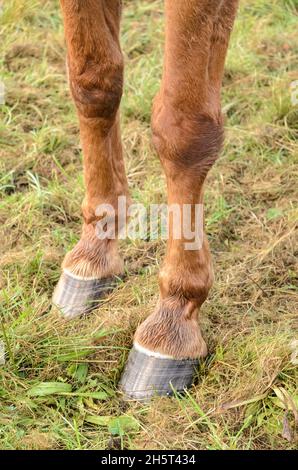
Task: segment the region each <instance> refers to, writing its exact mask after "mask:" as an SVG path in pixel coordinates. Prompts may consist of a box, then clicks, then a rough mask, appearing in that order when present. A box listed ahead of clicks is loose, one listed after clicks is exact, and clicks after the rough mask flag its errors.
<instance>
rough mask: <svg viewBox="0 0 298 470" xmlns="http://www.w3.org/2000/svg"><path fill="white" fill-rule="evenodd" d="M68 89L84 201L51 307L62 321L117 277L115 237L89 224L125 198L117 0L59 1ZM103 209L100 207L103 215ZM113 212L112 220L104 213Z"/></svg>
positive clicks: (94, 223)
mask: <svg viewBox="0 0 298 470" xmlns="http://www.w3.org/2000/svg"><path fill="white" fill-rule="evenodd" d="M61 7H62V13H63V19H64V28H65V38H66V45H67V56H68V57H67V62H68V72H69V84H70V89H71V93H72V96H73V99H74V103H75V105H76V108H77V112H78V117H79V124H80V135H81V142H82V148H83V158H84V180H85V186H86V195H85V199H84V201H83V205H82V212H83V219H84V221H83V228H82V234H81V238H80V240H79V242H78V243H77V244H76V245H75V247H74V248H73V249H72V250H71V251H70V252H69V253H67V255H66V256H65V259H64V261H63V263H62V275H61V278H60V281H59V283H58V285H57V287H56V289H55V292H54V296H53V303H54V304H55V305H56V306H58V307H59V309H60V310H61V312H62V314H63V315H64V316H65V317H67V318H73V317H75V316H78V315H80V314H82V313H86V312H89V311H90V310H92V309H93V308H94V307H95V306H96V302H97V301H98V299H99V298H100V297H101V296H102V295H103V294H104V292H105V291H106V289H108V288H109V287H111V285H112V284H113V279H114V278H115V276H119V275H120V274H121V273H122V271H123V262H122V259H121V258H120V256H119V254H118V246H117V236H116V235H117V233H116V234H115V236H114V237H110V238H109V237H106V238H104V237H101V238H100V237H98V234H97V224H98V222H99V221H100V220H101V219H102V217H103V216H106V215H107V214H106V212H104V213H101V211H100V208H101V207H104V208H105V209H106V208H111V214H110V215H111V216H115V218H116V221H115V225H116V227H117V224H118V222H119V221H118V220H117V217H118V214H117V209H118V197H119V196H127V195H128V187H127V180H126V175H125V169H124V162H123V157H122V147H121V138H120V124H119V104H120V100H121V96H122V85H123V58H122V53H121V50H120V45H119V23H120V16H121V1H120V0H96V1H95V0H84V1H82V0H71V1H69V0H61ZM107 211H108V209H107ZM112 213H113V214H112Z"/></svg>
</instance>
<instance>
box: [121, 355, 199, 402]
mask: <svg viewBox="0 0 298 470" xmlns="http://www.w3.org/2000/svg"><path fill="white" fill-rule="evenodd" d="M152 354H153V355H148V354H145V353H143V352H141V351H139V350H138V349H136V348H135V347H133V348H132V350H131V352H130V354H129V357H128V361H127V364H126V367H125V370H124V373H123V375H122V377H121V380H120V384H119V387H120V390H121V391H122V392H123V395H124V398H126V399H128V400H129V399H130V400H137V401H142V402H144V401H149V400H150V399H151V398H152V397H153V396H155V395H159V396H164V395H165V396H171V395H173V393H174V391H177V392H183V391H185V389H187V388H188V387H190V386H191V385H192V382H193V377H194V375H195V373H196V368H197V367H198V364H199V360H198V359H174V358H170V357H169V358H167V357H163V356H161V355H158V354H156V355H154V353H152Z"/></svg>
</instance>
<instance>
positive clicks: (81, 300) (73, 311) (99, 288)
mask: <svg viewBox="0 0 298 470" xmlns="http://www.w3.org/2000/svg"><path fill="white" fill-rule="evenodd" d="M114 285H115V282H113V279H112V278H106V279H79V278H76V277H75V276H74V277H73V276H71V275H69V274H67V273H66V272H63V273H62V275H61V277H60V279H59V282H58V284H57V286H56V288H55V291H54V294H53V300H52V302H53V304H54V305H55V306H56V307H57V308H58V309H59V310H60V312H61V314H62V315H63V317H65V318H67V319H73V318H75V317H78V316H79V315H83V314H86V313H89V312H91V310H93V309H94V308H96V306H97V304H98V300H99V299H100V298H102V297H104V295H105V294H106V293H107V292H109V291H110V290H111V289H112V288H113V287H114Z"/></svg>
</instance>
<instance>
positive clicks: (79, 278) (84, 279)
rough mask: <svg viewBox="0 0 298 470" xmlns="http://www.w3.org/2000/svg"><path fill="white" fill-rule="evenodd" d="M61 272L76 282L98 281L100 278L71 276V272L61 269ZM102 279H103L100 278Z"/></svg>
mask: <svg viewBox="0 0 298 470" xmlns="http://www.w3.org/2000/svg"><path fill="white" fill-rule="evenodd" d="M63 272H64V273H65V274H67V275H68V276H69V277H72V278H73V279H77V280H78V281H100V280H101V278H99V277H83V276H78V275H77V274H73V273H72V272H71V271H69V270H68V269H65V268H64V269H63ZM102 279H103V278H102Z"/></svg>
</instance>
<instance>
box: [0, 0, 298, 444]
mask: <svg viewBox="0 0 298 470" xmlns="http://www.w3.org/2000/svg"><path fill="white" fill-rule="evenodd" d="M297 11H298V2H297V0H283V1H280V0H271V1H269V0H243V1H242V3H241V9H240V12H239V15H238V19H237V22H236V25H235V29H234V32H233V35H232V40H231V47H230V50H229V55H228V60H227V65H226V72H225V78H224V89H223V109H224V113H225V115H226V143H225V148H224V152H223V154H222V156H221V158H220V160H219V161H218V162H217V163H216V165H215V166H214V168H213V169H212V171H211V173H210V175H209V177H208V184H207V191H206V199H205V203H206V211H207V217H206V219H207V231H208V236H209V240H210V243H211V249H212V252H213V259H214V265H215V271H216V281H215V285H214V287H213V289H212V292H211V295H210V297H209V299H208V301H207V302H206V303H205V305H204V306H203V309H202V312H201V323H202V328H203V331H204V336H205V338H206V340H207V342H208V345H209V350H210V354H209V356H208V358H207V359H206V360H205V361H204V362H203V363H202V364H201V368H200V372H199V380H198V383H197V384H196V385H195V386H194V387H193V388H192V389H191V390H190V391H189V393H188V394H187V395H186V396H184V397H178V396H176V397H175V398H173V399H168V398H156V399H155V400H154V401H153V402H152V403H151V404H150V405H146V406H139V405H135V404H133V405H128V404H126V405H125V404H124V403H123V402H122V401H121V399H120V398H119V396H118V395H117V381H118V379H119V376H120V374H121V370H122V368H123V365H124V363H125V360H126V358H127V354H128V350H129V348H130V346H131V341H132V337H133V333H134V331H135V328H136V326H137V325H138V324H139V322H141V321H142V320H143V319H144V318H145V317H146V315H148V314H149V313H150V312H151V311H152V308H153V307H154V305H155V303H156V300H157V296H158V293H157V292H158V289H157V273H158V270H159V265H160V263H161V261H162V257H163V253H164V250H165V245H164V242H163V241H152V242H145V241H131V240H126V241H124V242H123V243H122V252H123V255H124V257H125V260H126V280H125V282H123V284H121V285H120V286H119V288H118V289H117V290H116V291H115V292H113V293H112V294H111V295H110V297H109V299H107V300H105V301H103V302H102V305H101V306H100V308H99V309H98V311H96V312H95V313H94V314H93V315H91V316H89V317H88V318H86V319H84V320H76V321H74V322H72V323H65V322H63V321H62V320H61V319H60V318H56V317H53V315H52V314H51V293H52V290H53V286H54V285H55V283H56V282H57V280H58V277H59V273H60V263H61V261H62V258H63V255H64V253H65V252H66V251H67V250H69V249H70V247H72V246H73V244H74V243H75V242H76V240H77V239H78V237H79V234H80V225H81V218H80V204H81V200H82V198H83V193H84V189H83V183H82V174H81V150H80V146H79V138H78V126H77V118H76V114H75V111H74V106H73V104H72V102H71V100H70V98H69V94H68V87H67V83H66V74H65V48H64V40H63V29H62V24H61V17H60V12H59V8H58V2H57V1H55V0H47V1H44V2H41V1H40V0H30V1H28V0H18V1H16V0H10V1H8V2H5V7H4V11H3V13H2V16H1V17H0V28H1V38H2V39H1V45H0V48H1V54H0V57H1V59H0V67H1V80H2V81H3V82H4V84H5V88H6V97H5V98H6V101H5V104H4V105H2V106H1V107H0V112H1V121H0V145H1V147H0V156H1V159H0V192H1V202H0V221H1V225H0V231H1V232H0V233H1V257H0V264H1V277H0V288H1V294H0V300H1V306H0V308H1V328H0V332H1V333H0V334H1V337H2V340H3V342H4V344H5V350H6V363H5V364H4V365H2V366H1V368H0V380H1V381H0V400H1V401H0V442H1V448H2V449H56V448H57V449H113V448H126V449H127V448H129V449H150V448H151V449H175V448H178V449H293V448H295V447H296V446H297V434H296V431H297V428H296V430H295V426H297V421H298V412H297V406H298V392H297V365H296V364H295V363H297V360H296V361H295V351H293V349H294V347H295V345H293V343H292V342H293V340H294V338H295V328H296V327H297V277H296V276H297V258H296V257H295V255H297V251H296V252H295V250H297V246H296V247H295V224H296V220H297V135H298V125H297V123H298V119H297V118H298V108H297V106H294V105H292V104H291V99H290V97H291V89H290V84H291V82H292V81H294V80H297V78H298V77H297V62H298V43H297V34H296V33H297V31H296V28H297ZM163 21H164V20H163V5H162V2H161V1H159V0H151V1H148V0H138V1H134V2H126V5H125V8H124V15H123V27H122V44H123V49H124V52H125V59H126V86H125V96H124V98H123V102H122V121H123V122H122V128H123V142H124V148H125V157H126V167H127V172H128V178H129V185H130V189H131V193H132V196H133V198H134V200H135V201H142V202H143V203H145V204H146V205H147V204H149V203H159V202H165V184H164V177H163V175H162V172H161V168H160V165H159V162H158V160H157V158H156V156H155V155H154V152H153V149H152V146H151V143H150V128H149V121H150V109H151V102H152V98H153V96H154V94H155V92H156V90H157V89H158V86H159V79H160V75H161V63H162V50H163V40H164V37H163V34H164V22H163ZM295 309H296V310H295ZM295 320H296V325H295ZM296 331H297V330H296ZM296 335H297V333H296ZM296 337H297V336H296ZM296 348H297V343H296Z"/></svg>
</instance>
